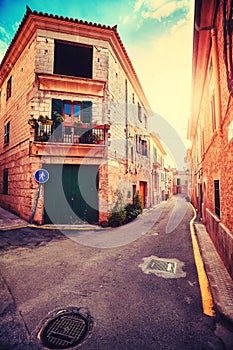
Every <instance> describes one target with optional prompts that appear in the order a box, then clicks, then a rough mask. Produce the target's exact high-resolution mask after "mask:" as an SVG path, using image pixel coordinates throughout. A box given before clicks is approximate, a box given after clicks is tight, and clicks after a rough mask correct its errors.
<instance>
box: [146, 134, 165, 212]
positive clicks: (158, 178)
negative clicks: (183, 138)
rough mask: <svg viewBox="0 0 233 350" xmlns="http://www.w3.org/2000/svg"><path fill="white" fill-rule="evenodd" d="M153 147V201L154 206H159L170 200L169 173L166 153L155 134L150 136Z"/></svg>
mask: <svg viewBox="0 0 233 350" xmlns="http://www.w3.org/2000/svg"><path fill="white" fill-rule="evenodd" d="M150 139H151V145H150V151H151V163H152V165H151V167H152V170H151V176H152V183H151V201H152V205H156V204H159V203H160V202H161V201H164V200H165V199H167V198H168V193H167V188H168V186H167V173H168V171H166V169H165V167H164V159H165V157H166V155H167V154H166V152H165V150H164V148H163V146H162V144H161V142H160V140H159V137H158V136H156V135H155V134H154V133H151V134H150Z"/></svg>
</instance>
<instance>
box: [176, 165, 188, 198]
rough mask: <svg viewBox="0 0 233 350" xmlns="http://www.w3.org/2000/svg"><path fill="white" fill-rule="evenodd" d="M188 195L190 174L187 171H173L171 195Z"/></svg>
mask: <svg viewBox="0 0 233 350" xmlns="http://www.w3.org/2000/svg"><path fill="white" fill-rule="evenodd" d="M179 193H182V194H186V195H187V196H188V195H189V193H190V172H189V170H188V169H187V170H174V171H173V194H179Z"/></svg>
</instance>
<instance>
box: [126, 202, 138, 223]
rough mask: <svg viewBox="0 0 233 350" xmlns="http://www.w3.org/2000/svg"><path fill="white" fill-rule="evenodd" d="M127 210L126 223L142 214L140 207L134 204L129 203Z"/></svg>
mask: <svg viewBox="0 0 233 350" xmlns="http://www.w3.org/2000/svg"><path fill="white" fill-rule="evenodd" d="M125 210H126V218H125V222H126V223H127V222H130V221H133V220H134V219H136V217H137V216H138V214H140V213H139V210H138V208H137V207H135V205H134V204H127V205H126V206H125Z"/></svg>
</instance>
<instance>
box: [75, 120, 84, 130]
mask: <svg viewBox="0 0 233 350" xmlns="http://www.w3.org/2000/svg"><path fill="white" fill-rule="evenodd" d="M80 125H83V122H82V121H81V120H75V122H74V127H76V128H77V127H79V126H80Z"/></svg>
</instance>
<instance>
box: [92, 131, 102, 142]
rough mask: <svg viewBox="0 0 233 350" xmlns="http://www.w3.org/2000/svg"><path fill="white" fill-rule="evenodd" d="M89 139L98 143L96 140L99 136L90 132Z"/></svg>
mask: <svg viewBox="0 0 233 350" xmlns="http://www.w3.org/2000/svg"><path fill="white" fill-rule="evenodd" d="M90 140H91V142H92V143H98V141H99V140H100V136H99V135H98V134H96V133H92V134H91V135H90Z"/></svg>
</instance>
